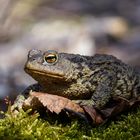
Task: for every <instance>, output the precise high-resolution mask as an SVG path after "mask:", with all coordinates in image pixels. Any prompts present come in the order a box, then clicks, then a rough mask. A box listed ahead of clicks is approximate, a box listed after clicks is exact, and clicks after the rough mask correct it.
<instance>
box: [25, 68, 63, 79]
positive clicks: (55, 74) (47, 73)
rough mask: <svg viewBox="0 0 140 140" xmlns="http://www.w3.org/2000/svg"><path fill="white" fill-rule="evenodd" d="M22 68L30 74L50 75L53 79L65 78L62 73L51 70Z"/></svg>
mask: <svg viewBox="0 0 140 140" xmlns="http://www.w3.org/2000/svg"><path fill="white" fill-rule="evenodd" d="M24 70H25V72H27V73H28V74H30V75H32V74H35V75H40V76H41V75H42V76H46V77H51V78H55V79H65V77H64V75H63V74H58V73H52V72H42V71H39V70H34V69H29V68H25V69H24Z"/></svg>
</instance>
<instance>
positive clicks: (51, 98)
mask: <svg viewBox="0 0 140 140" xmlns="http://www.w3.org/2000/svg"><path fill="white" fill-rule="evenodd" d="M27 106H29V107H34V106H38V107H39V106H43V107H46V108H47V109H48V110H49V111H51V112H55V113H57V114H59V113H60V112H61V111H62V110H63V109H65V108H66V109H69V110H73V112H79V113H84V110H83V109H82V108H81V107H80V106H79V105H78V104H76V103H74V102H72V101H71V100H69V99H67V98H65V97H61V96H57V95H52V94H47V93H41V92H31V93H30V96H29V97H28V98H27V99H26V100H25V102H24V107H27Z"/></svg>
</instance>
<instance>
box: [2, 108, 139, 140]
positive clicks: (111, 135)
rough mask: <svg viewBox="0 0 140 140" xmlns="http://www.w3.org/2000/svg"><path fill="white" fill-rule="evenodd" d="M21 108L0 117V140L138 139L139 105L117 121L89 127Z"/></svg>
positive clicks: (77, 122)
mask: <svg viewBox="0 0 140 140" xmlns="http://www.w3.org/2000/svg"><path fill="white" fill-rule="evenodd" d="M28 112H29V111H27V112H24V111H23V110H21V111H20V113H19V114H18V115H17V116H14V115H13V114H12V113H10V111H8V112H7V113H6V114H5V116H6V117H5V118H4V119H0V140H15V139H16V140H49V139H50V140H52V139H53V140H55V139H56V140H59V139H60V140H71V139H74V140H75V139H80V140H128V139H131V140H139V139H140V109H138V110H137V111H135V112H131V113H129V114H128V115H126V116H125V115H122V116H121V117H120V119H119V120H118V121H112V122H110V123H108V124H106V125H103V126H100V127H95V128H92V127H91V126H88V125H85V124H84V123H82V122H79V121H76V120H74V121H72V123H71V124H70V123H67V124H65V125H64V124H61V123H58V122H57V121H55V122H54V123H50V121H45V120H44V119H41V118H39V114H38V113H35V114H33V115H28Z"/></svg>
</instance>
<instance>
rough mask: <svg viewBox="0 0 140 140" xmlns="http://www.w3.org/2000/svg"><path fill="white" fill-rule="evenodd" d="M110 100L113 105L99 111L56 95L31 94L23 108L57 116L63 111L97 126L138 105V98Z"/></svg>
mask: <svg viewBox="0 0 140 140" xmlns="http://www.w3.org/2000/svg"><path fill="white" fill-rule="evenodd" d="M112 100H113V102H112V103H113V104H112V103H111V104H110V105H109V106H106V107H105V108H104V109H100V110H99V109H97V108H95V107H94V106H80V105H79V104H76V103H74V102H72V101H71V100H70V99H67V98H65V97H61V96H58V95H52V94H47V93H41V92H31V93H29V97H28V98H27V99H26V100H25V101H24V104H23V107H24V108H33V109H40V108H45V109H46V110H47V109H48V110H49V111H50V112H52V113H53V112H55V113H56V114H59V113H60V112H61V111H62V110H63V111H67V112H68V113H74V114H75V115H78V116H79V117H81V118H84V119H85V120H88V122H91V123H92V124H94V125H99V124H103V123H105V122H106V121H107V120H108V119H110V118H111V117H114V116H116V115H118V114H120V113H122V112H123V111H126V110H129V109H131V108H133V107H135V106H137V105H140V98H137V99H132V100H127V99H125V98H122V97H115V98H114V99H112Z"/></svg>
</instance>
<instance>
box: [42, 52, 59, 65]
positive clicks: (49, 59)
mask: <svg viewBox="0 0 140 140" xmlns="http://www.w3.org/2000/svg"><path fill="white" fill-rule="evenodd" d="M57 59H58V57H57V54H55V53H48V54H46V55H45V56H44V61H45V62H47V63H49V64H52V63H56V62H57Z"/></svg>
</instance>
